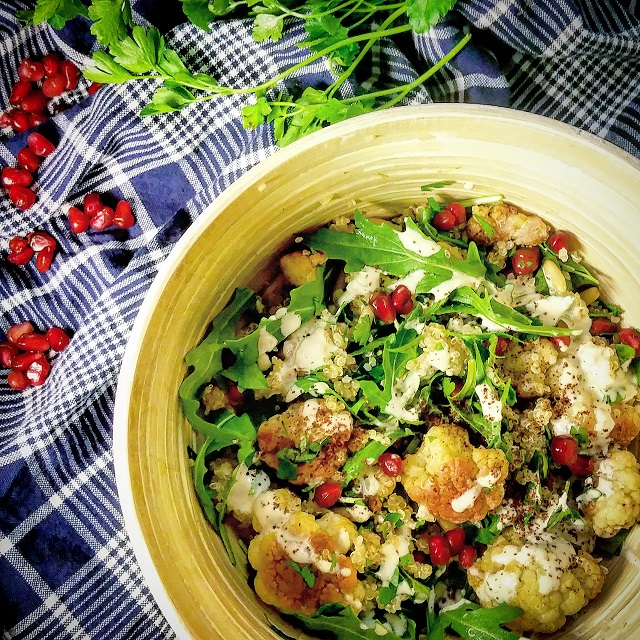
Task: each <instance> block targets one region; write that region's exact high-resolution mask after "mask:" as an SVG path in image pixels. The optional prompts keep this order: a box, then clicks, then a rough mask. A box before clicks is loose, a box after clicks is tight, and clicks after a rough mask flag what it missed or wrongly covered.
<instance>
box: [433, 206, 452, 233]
mask: <svg viewBox="0 0 640 640" xmlns="http://www.w3.org/2000/svg"><path fill="white" fill-rule="evenodd" d="M431 222H432V223H433V226H434V227H435V228H436V229H437V230H438V231H451V229H453V228H454V227H455V226H456V217H455V215H454V214H453V212H451V211H449V209H443V210H442V211H438V213H436V215H435V216H433V220H432V221H431Z"/></svg>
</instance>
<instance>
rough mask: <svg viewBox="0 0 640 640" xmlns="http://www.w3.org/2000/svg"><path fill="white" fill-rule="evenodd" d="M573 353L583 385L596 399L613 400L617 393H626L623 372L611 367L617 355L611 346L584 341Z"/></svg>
mask: <svg viewBox="0 0 640 640" xmlns="http://www.w3.org/2000/svg"><path fill="white" fill-rule="evenodd" d="M575 355H576V358H577V360H578V362H579V365H580V369H581V371H582V379H583V380H584V384H585V386H586V387H587V389H589V390H590V391H592V392H593V393H594V395H595V396H596V398H597V399H598V400H610V401H613V400H615V398H616V397H617V395H618V394H619V393H620V394H622V395H624V394H625V393H626V387H627V385H626V384H625V383H626V380H625V378H626V376H625V373H624V372H623V371H620V370H619V369H618V371H616V372H614V371H613V370H612V367H611V362H612V359H614V358H616V357H617V356H616V354H615V351H614V350H613V349H612V348H611V347H609V346H605V345H598V344H595V343H594V342H584V343H582V344H581V345H580V346H579V347H578V349H577V350H576V353H575ZM618 374H620V375H618Z"/></svg>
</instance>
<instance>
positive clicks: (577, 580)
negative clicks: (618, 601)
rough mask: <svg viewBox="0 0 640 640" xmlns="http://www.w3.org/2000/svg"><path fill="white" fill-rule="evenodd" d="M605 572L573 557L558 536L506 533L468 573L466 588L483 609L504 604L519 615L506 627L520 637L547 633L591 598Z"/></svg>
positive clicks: (584, 556) (586, 558) (594, 563)
mask: <svg viewBox="0 0 640 640" xmlns="http://www.w3.org/2000/svg"><path fill="white" fill-rule="evenodd" d="M605 573H606V570H605V569H604V568H603V567H602V566H601V565H600V564H599V563H598V562H597V561H596V560H595V559H594V558H593V557H592V556H591V555H589V554H588V553H586V552H584V551H579V552H577V553H576V551H575V550H574V548H573V546H572V545H571V544H570V543H569V542H568V541H567V540H565V539H563V538H561V537H560V536H555V535H553V534H550V533H543V534H539V535H538V536H537V537H536V539H535V540H533V541H527V540H525V539H524V538H523V537H521V536H519V535H518V534H516V533H515V532H514V531H513V530H509V531H507V532H505V533H503V534H502V535H500V536H499V537H498V538H496V541H495V542H494V544H493V545H491V546H490V547H489V548H488V549H487V550H486V551H485V553H484V554H483V556H482V557H481V558H480V559H479V560H477V561H476V562H475V563H474V564H473V566H472V567H471V568H470V569H469V571H468V573H467V575H468V578H469V584H470V585H471V587H472V588H473V589H474V591H475V592H476V595H477V596H478V599H479V600H480V604H481V605H482V606H483V607H495V606H497V605H498V604H500V603H503V602H504V603H507V604H509V605H511V606H514V607H520V608H521V609H522V610H523V611H524V614H523V615H522V616H521V617H520V618H518V619H517V620H515V621H514V622H511V623H509V624H508V625H507V626H509V627H510V628H511V629H513V630H514V631H517V632H519V633H522V632H527V631H539V632H541V633H552V632H554V631H557V630H558V629H560V628H561V627H562V626H563V625H564V624H565V622H566V620H567V616H570V615H573V614H575V613H577V612H578V611H580V609H582V607H584V606H585V605H586V604H587V603H588V602H589V600H591V599H593V598H595V596H596V595H597V594H598V593H599V592H600V589H601V588H602V585H603V583H604V578H605Z"/></svg>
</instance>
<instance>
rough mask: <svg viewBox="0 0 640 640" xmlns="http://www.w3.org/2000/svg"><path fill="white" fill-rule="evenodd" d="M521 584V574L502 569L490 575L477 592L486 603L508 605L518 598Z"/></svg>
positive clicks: (485, 578)
mask: <svg viewBox="0 0 640 640" xmlns="http://www.w3.org/2000/svg"><path fill="white" fill-rule="evenodd" d="M470 571H473V568H472V569H471V570H470ZM476 571H477V570H476ZM519 583H520V576H519V574H517V573H512V572H511V571H506V570H504V569H500V570H498V571H496V572H495V573H488V574H487V575H486V576H485V577H484V580H483V581H482V583H481V584H480V586H479V587H478V589H476V592H477V594H478V597H479V598H480V599H481V600H483V601H485V602H496V603H502V602H507V603H508V602H510V601H511V600H512V599H513V598H515V597H516V595H517V593H518V584H519Z"/></svg>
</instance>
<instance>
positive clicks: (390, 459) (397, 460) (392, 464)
mask: <svg viewBox="0 0 640 640" xmlns="http://www.w3.org/2000/svg"><path fill="white" fill-rule="evenodd" d="M378 464H379V465H380V468H381V469H382V472H383V473H384V474H385V475H387V476H391V477H392V478H393V477H395V476H399V475H400V474H401V473H402V458H401V457H400V456H399V455H398V454H397V453H390V452H389V451H387V452H386V453H383V454H382V455H381V456H380V457H379V458H378Z"/></svg>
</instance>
